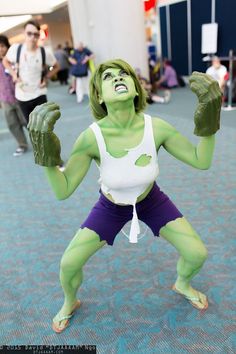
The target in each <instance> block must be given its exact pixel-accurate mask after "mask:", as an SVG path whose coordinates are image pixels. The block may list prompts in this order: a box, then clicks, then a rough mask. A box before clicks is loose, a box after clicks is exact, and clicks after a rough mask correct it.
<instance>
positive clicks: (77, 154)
mask: <svg viewBox="0 0 236 354" xmlns="http://www.w3.org/2000/svg"><path fill="white" fill-rule="evenodd" d="M93 145H94V137H93V133H92V131H91V130H90V129H87V130H85V131H84V132H83V133H82V134H81V135H80V136H79V138H78V139H77V140H76V142H75V144H74V147H73V150H72V153H71V155H70V158H69V160H68V162H67V164H66V166H65V169H64V170H63V172H62V171H61V170H60V169H59V168H58V167H47V168H45V172H46V175H47V179H48V181H49V184H50V185H51V187H52V189H53V191H54V193H55V195H56V197H57V198H58V199H60V200H62V199H66V198H68V197H69V196H70V195H71V194H72V193H73V192H74V191H75V189H76V188H77V187H78V186H79V185H80V183H81V182H82V180H83V178H84V177H85V175H86V174H87V172H88V170H89V167H90V165H91V161H92V157H91V151H92V149H93Z"/></svg>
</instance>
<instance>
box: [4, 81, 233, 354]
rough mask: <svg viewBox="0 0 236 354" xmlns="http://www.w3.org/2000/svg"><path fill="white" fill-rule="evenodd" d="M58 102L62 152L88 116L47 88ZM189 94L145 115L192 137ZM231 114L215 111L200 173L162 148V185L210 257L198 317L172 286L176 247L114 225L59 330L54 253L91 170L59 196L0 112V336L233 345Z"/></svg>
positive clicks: (220, 353) (88, 198) (167, 346)
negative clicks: (136, 237) (19, 149)
mask: <svg viewBox="0 0 236 354" xmlns="http://www.w3.org/2000/svg"><path fill="white" fill-rule="evenodd" d="M48 96H49V99H50V100H54V101H56V102H59V103H60V105H61V109H62V118H61V119H60V121H58V123H57V126H56V133H57V134H58V136H59V137H60V139H61V143H62V157H63V159H65V160H66V159H67V158H68V156H69V152H70V151H71V148H72V146H73V142H74V141H75V139H76V137H77V136H78V135H79V133H80V132H81V130H83V129H84V128H85V127H87V126H88V125H89V124H90V123H91V122H92V116H91V114H90V110H89V107H88V101H86V102H84V103H83V104H82V105H77V104H76V103H75V96H74V95H73V96H69V95H68V94H67V91H66V88H65V87H60V86H58V85H57V84H53V85H51V88H50V90H49V95H48ZM195 103H196V100H195V98H194V95H193V94H192V93H191V92H190V91H189V90H188V88H182V89H177V90H176V91H173V94H172V100H171V102H170V103H169V104H168V105H158V104H155V105H151V106H149V108H148V109H147V112H149V113H151V114H152V116H160V117H162V118H164V119H166V120H167V121H168V122H170V123H171V124H173V125H175V126H176V127H177V128H178V129H179V130H180V131H181V132H182V133H184V134H185V135H186V136H187V137H189V138H190V139H191V141H193V142H194V143H196V142H197V138H196V137H195V136H194V135H193V134H192V130H193V119H192V117H193V112H194V107H195ZM235 142H236V113H235V112H234V111H232V112H223V113H222V128H221V130H220V132H219V133H218V134H217V142H216V151H215V156H214V160H213V164H212V167H211V169H210V170H208V171H198V170H195V169H192V168H191V167H189V166H186V165H184V164H183V163H181V162H179V161H177V160H175V159H174V158H173V157H171V156H170V155H168V154H167V153H166V152H165V151H164V150H162V151H161V152H160V155H159V165H160V176H159V178H158V184H159V185H160V186H161V188H162V189H163V190H164V191H165V192H166V193H167V194H168V195H169V196H170V197H171V199H172V200H173V201H174V202H175V203H176V205H177V206H178V208H179V209H180V210H181V211H182V213H183V214H184V215H185V217H186V218H187V219H188V220H189V221H190V222H191V224H192V225H193V227H194V228H195V229H196V230H197V231H198V233H199V234H200V235H201V237H202V239H203V240H204V242H205V244H206V246H207V248H208V252H209V258H208V260H207V262H206V263H205V266H204V268H203V269H202V271H201V274H200V275H198V276H196V278H195V279H194V281H193V285H194V287H196V288H198V289H199V290H201V291H203V292H205V293H207V294H208V296H209V309H208V311H207V312H205V313H204V314H202V313H200V312H198V311H197V310H196V309H194V308H193V307H192V306H190V305H189V304H188V303H187V301H186V300H184V299H183V298H182V297H180V296H178V295H177V294H175V293H173V292H172V291H171V290H170V288H171V285H172V284H173V282H174V280H175V277H176V270H175V266H176V261H177V258H178V257H177V253H176V251H175V250H174V249H173V248H172V247H171V246H170V245H169V244H167V243H166V242H165V241H164V240H163V239H161V238H159V239H156V238H155V239H154V238H153V236H152V234H151V232H148V233H147V236H146V237H144V238H143V239H141V240H140V242H139V243H138V244H137V245H133V244H129V242H128V240H127V239H126V237H124V236H123V235H122V234H120V235H119V236H118V237H117V239H116V241H115V244H114V247H109V246H107V247H104V248H103V249H102V250H100V251H99V252H98V253H97V254H95V255H94V256H93V257H92V258H91V259H90V261H89V262H88V263H87V265H86V266H85V270H84V275H85V277H84V283H83V285H82V287H81V290H80V293H79V298H80V299H81V301H82V306H81V309H80V310H79V311H78V313H77V314H76V315H75V316H74V318H73V319H72V320H71V325H70V326H69V327H68V329H67V330H66V331H65V332H63V333H62V334H60V335H57V334H55V333H54V332H53V331H52V330H51V319H52V317H53V316H54V315H55V313H56V312H57V310H58V309H59V308H60V306H61V305H62V301H63V296H62V290H61V288H60V285H59V277H58V271H59V263H60V258H61V255H62V253H63V251H64V249H65V247H66V246H67V244H68V242H69V241H70V240H71V238H72V237H73V235H74V234H75V232H76V230H77V229H78V228H79V226H80V223H81V222H82V221H83V220H84V218H85V216H86V215H87V214H88V212H89V210H90V209H91V207H92V205H93V203H94V202H95V201H96V199H97V196H98V184H97V179H98V171H97V169H96V166H95V165H94V164H93V165H92V168H91V170H90V172H89V174H88V176H87V177H86V179H85V180H84V181H83V183H82V184H81V186H80V187H79V189H78V190H77V191H76V192H75V193H74V194H73V195H72V196H71V197H70V198H69V199H68V200H65V201H57V200H56V199H55V197H54V195H53V193H52V191H51V190H50V188H49V185H48V183H47V181H46V178H45V176H44V171H43V169H42V168H41V167H39V166H36V165H35V164H34V161H33V156H32V151H30V152H28V153H27V154H25V155H24V156H21V157H18V158H15V157H13V156H12V152H13V151H14V148H15V143H14V140H13V138H12V137H11V135H10V134H9V133H8V132H7V128H6V125H5V122H4V119H3V116H2V111H1V110H0V149H1V153H0V165H1V172H0V218H1V223H0V240H1V247H0V256H1V258H0V259H1V265H0V274H1V289H0V308H1V310H0V344H8V345H16V344H25V345H26V344H35V345H36V344H45V345H62V344H71V345H72V344H74V345H78V344H94V345H97V350H98V353H105V354H106V353H109V354H110V353H111V354H113V353H114V354H115V353H119V354H124V353H140V354H141V353H164V354H175V353H176V354H177V353H181V354H188V353H191V354H206V353H214V354H233V353H234V354H235V353H236V266H235V265H236V241H235V239H236V238H235V234H236V231H235V229H236V215H235V210H236V188H235V187H236V163H235V161H236V147H235Z"/></svg>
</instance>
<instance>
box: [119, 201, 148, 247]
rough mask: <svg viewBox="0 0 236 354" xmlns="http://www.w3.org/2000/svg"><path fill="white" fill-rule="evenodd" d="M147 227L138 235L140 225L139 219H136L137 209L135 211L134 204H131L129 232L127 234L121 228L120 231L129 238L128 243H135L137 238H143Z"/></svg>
mask: <svg viewBox="0 0 236 354" xmlns="http://www.w3.org/2000/svg"><path fill="white" fill-rule="evenodd" d="M147 229H148V227H146V230H145V231H144V234H143V235H142V236H141V237H138V235H139V234H140V226H139V221H138V216H137V211H136V205H135V204H134V205H133V218H132V221H131V227H130V233H129V235H128V234H127V233H126V232H125V231H124V230H123V229H122V230H121V232H122V233H123V234H124V235H125V236H126V237H127V238H128V239H129V242H130V243H137V242H138V240H140V239H141V238H143V237H144V236H145V235H146V233H147Z"/></svg>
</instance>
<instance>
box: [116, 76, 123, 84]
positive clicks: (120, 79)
mask: <svg viewBox="0 0 236 354" xmlns="http://www.w3.org/2000/svg"><path fill="white" fill-rule="evenodd" d="M119 81H123V77H121V76H118V77H115V78H114V83H116V82H119Z"/></svg>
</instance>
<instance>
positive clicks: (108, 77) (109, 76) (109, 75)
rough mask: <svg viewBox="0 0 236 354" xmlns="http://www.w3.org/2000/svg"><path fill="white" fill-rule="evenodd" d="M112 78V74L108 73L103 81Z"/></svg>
mask: <svg viewBox="0 0 236 354" xmlns="http://www.w3.org/2000/svg"><path fill="white" fill-rule="evenodd" d="M111 78H112V75H111V73H106V74H104V75H103V80H110V79H111Z"/></svg>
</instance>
